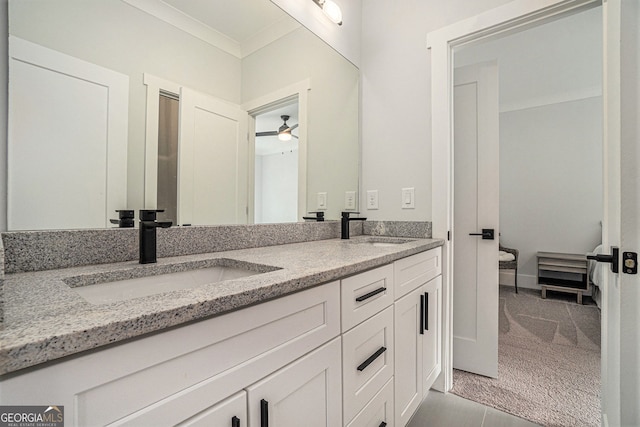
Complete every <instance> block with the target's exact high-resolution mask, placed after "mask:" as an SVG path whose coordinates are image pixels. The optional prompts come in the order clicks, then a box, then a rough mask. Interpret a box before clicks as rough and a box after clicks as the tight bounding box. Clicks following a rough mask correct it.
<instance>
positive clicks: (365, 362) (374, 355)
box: [358, 347, 387, 371]
mask: <svg viewBox="0 0 640 427" xmlns="http://www.w3.org/2000/svg"><path fill="white" fill-rule="evenodd" d="M385 351H387V348H386V347H380V348H379V349H378V351H376V352H375V353H373V354H372V355H371V356H369V358H368V359H367V360H365V361H364V362H362V364H360V366H358V371H364V369H365V368H366V367H367V366H369V365H371V364H372V363H373V361H374V360H376V359H377V358H378V356H380V355H381V354H382V353H384V352H385Z"/></svg>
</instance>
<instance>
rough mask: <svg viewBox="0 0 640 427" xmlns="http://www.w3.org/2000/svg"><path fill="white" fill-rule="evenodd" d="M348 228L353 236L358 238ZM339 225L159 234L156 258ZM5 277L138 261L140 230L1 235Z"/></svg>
mask: <svg viewBox="0 0 640 427" xmlns="http://www.w3.org/2000/svg"><path fill="white" fill-rule="evenodd" d="M358 225H359V226H352V227H351V228H352V229H351V235H358V234H362V226H361V225H360V224H358ZM339 236H340V222H339V221H325V222H299V223H288V224H257V225H219V226H198V227H196V226H194V227H171V228H166V229H158V258H164V257H170V256H181V255H192V254H198V253H209V252H218V251H229V250H234V249H245V248H256V247H262V246H272V245H283V244H286V243H297V242H309V241H314V240H323V239H332V238H335V237H339ZM2 240H3V241H4V247H5V252H6V256H5V267H4V270H5V271H6V272H7V273H20V272H26V271H40V270H52V269H58V268H67V267H75V266H81V265H93V264H104V263H113V262H121V261H132V260H136V259H138V230H137V229H133V228H110V229H104V230H59V231H58V230H56V231H18V232H8V233H2Z"/></svg>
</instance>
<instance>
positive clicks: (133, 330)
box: [0, 224, 443, 374]
mask: <svg viewBox="0 0 640 427" xmlns="http://www.w3.org/2000/svg"><path fill="white" fill-rule="evenodd" d="M338 225H339V224H338ZM294 232H295V231H294ZM367 239H371V236H358V237H355V238H352V239H350V240H341V239H339V238H337V239H329V240H319V241H313V242H305V243H293V244H286V245H278V246H266V247H257V248H248V249H238V250H227V251H222V252H216V253H204V254H195V255H188V256H181V257H169V258H159V259H158V264H146V265H140V264H138V263H137V261H126V262H118V263H112V264H98V265H91V266H80V267H73V268H67V269H59V270H49V271H39V272H27V273H14V274H6V275H5V286H4V288H5V289H4V291H5V300H6V304H5V327H4V329H3V330H2V331H0V342H1V343H2V347H1V348H0V374H6V373H9V372H13V371H17V370H20V369H23V368H27V367H30V366H34V365H37V364H40V363H44V362H47V361H51V360H55V359H57V358H61V357H65V356H69V355H72V354H76V353H78V352H82V351H85V350H90V349H94V348H97V347H100V346H104V345H108V344H111V343H115V342H119V341H121V340H126V339H129V338H134V337H138V336H141V335H143V334H146V333H150V332H154V331H160V330H163V329H165V328H168V327H171V326H175V325H179V324H183V323H185V322H189V321H193V320H197V319H203V318H207V317H210V316H213V315H217V314H220V313H223V312H227V311H230V310H234V309H238V308H242V307H245V306H247V305H251V304H255V303H259V302H263V301H266V300H269V299H272V298H276V297H279V296H283V295H286V294H288V293H291V292H296V291H299V290H302V289H306V288H309V287H312V286H316V285H319V284H322V283H327V282H329V281H332V280H335V279H339V278H341V277H345V276H348V275H351V274H355V273H358V272H360V271H364V270H367V269H371V268H374V267H377V266H380V265H384V264H387V263H390V262H393V261H394V260H396V259H399V258H403V257H406V256H409V255H412V254H415V253H418V252H422V251H425V250H428V249H431V248H433V247H437V246H440V245H442V243H443V242H442V241H441V240H434V239H417V240H413V241H409V242H406V243H402V244H398V245H392V246H387V247H376V246H373V245H371V244H370V243H366V240H367ZM377 239H380V238H379V237H378V238H377ZM220 258H224V259H227V260H229V261H228V262H232V263H233V262H237V263H251V264H257V265H260V266H263V267H264V266H267V267H268V268H277V270H273V271H269V272H266V273H262V274H258V275H254V276H249V277H244V278H240V279H233V280H228V281H224V282H219V283H217V284H210V285H204V286H200V287H197V288H193V289H184V290H178V291H170V292H165V293H162V294H158V295H152V296H147V297H141V298H136V299H132V300H128V301H118V302H114V303H108V304H101V305H93V304H90V303H89V302H87V301H85V300H84V299H83V298H82V297H80V295H79V294H78V293H76V291H74V289H73V288H71V287H70V286H69V285H67V284H65V282H64V280H68V281H70V282H73V281H76V285H77V284H83V283H88V282H91V281H95V280H96V277H99V278H100V280H102V279H104V278H123V277H134V276H139V275H147V273H149V274H153V273H155V272H159V271H177V270H180V269H184V268H185V264H189V263H196V264H197V263H205V264H207V263H214V262H215V261H212V260H215V259H220ZM83 277H84V279H83ZM85 279H86V280H85Z"/></svg>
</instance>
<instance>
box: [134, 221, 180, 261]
mask: <svg viewBox="0 0 640 427" xmlns="http://www.w3.org/2000/svg"><path fill="white" fill-rule="evenodd" d="M158 212H164V210H157V209H156V210H149V209H143V210H141V211H140V264H152V263H155V262H158V259H157V238H156V229H157V228H158V227H160V228H169V227H171V224H172V223H171V221H163V222H157V221H156V213H158Z"/></svg>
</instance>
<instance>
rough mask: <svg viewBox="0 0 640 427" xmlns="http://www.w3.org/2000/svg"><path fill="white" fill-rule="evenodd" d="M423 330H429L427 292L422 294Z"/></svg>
mask: <svg viewBox="0 0 640 427" xmlns="http://www.w3.org/2000/svg"><path fill="white" fill-rule="evenodd" d="M424 330H425V331H428V330H429V292H425V293H424Z"/></svg>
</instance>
